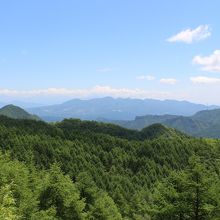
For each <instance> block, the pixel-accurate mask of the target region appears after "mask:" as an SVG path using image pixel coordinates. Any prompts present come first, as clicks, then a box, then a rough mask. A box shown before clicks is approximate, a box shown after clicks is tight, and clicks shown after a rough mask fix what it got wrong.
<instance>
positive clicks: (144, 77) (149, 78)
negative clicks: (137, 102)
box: [136, 75, 155, 81]
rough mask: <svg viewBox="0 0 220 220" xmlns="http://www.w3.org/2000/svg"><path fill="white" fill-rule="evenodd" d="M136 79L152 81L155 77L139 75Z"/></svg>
mask: <svg viewBox="0 0 220 220" xmlns="http://www.w3.org/2000/svg"><path fill="white" fill-rule="evenodd" d="M136 79H138V80H148V81H152V80H155V77H154V76H152V75H141V76H137V78H136Z"/></svg>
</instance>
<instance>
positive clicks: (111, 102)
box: [28, 97, 214, 121]
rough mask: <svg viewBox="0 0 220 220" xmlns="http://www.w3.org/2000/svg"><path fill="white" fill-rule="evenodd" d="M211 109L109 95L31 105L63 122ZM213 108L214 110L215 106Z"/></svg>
mask: <svg viewBox="0 0 220 220" xmlns="http://www.w3.org/2000/svg"><path fill="white" fill-rule="evenodd" d="M207 108H208V107H207V106H205V105H200V104H193V103H190V102H186V101H174V100H164V101H161V100H153V99H144V100H142V99H130V98H127V99H123V98H116V99H114V98H111V97H105V98H97V99H90V100H80V99H73V100H70V101H68V102H65V103H62V104H60V105H52V106H44V107H39V108H31V109H28V111H29V112H31V113H33V114H37V115H39V116H40V117H41V118H42V119H45V120H46V121H59V120H62V119H64V118H79V119H83V120H97V119H100V118H105V119H108V120H132V119H133V118H135V117H136V116H137V115H146V114H157V115H161V114H174V115H186V116H188V115H192V114H195V113H196V112H198V111H201V110H204V109H207ZM209 108H211V109H213V108H214V106H211V107H209Z"/></svg>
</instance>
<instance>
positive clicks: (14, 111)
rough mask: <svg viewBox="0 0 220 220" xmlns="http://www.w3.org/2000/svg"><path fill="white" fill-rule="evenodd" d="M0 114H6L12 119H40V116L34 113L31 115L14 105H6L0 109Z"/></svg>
mask: <svg viewBox="0 0 220 220" xmlns="http://www.w3.org/2000/svg"><path fill="white" fill-rule="evenodd" d="M0 115H4V116H7V117H9V118H14V119H33V120H40V118H39V117H38V116H36V115H31V114H29V113H28V112H26V111H25V110H24V109H22V108H20V107H18V106H14V105H6V106H4V107H3V108H1V109H0Z"/></svg>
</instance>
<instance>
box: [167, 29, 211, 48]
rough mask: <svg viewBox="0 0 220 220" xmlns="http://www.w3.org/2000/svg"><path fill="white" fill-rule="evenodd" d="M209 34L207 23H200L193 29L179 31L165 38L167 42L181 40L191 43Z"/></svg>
mask: <svg viewBox="0 0 220 220" xmlns="http://www.w3.org/2000/svg"><path fill="white" fill-rule="evenodd" d="M210 36H211V31H210V28H209V26H208V25H200V26H198V27H197V28H195V29H191V28H189V29H186V30H183V31H181V32H180V33H178V34H176V35H174V36H172V37H170V38H168V39H167V41H168V42H171V43H174V42H183V43H187V44H191V43H193V42H197V41H201V40H204V39H206V38H208V37H210Z"/></svg>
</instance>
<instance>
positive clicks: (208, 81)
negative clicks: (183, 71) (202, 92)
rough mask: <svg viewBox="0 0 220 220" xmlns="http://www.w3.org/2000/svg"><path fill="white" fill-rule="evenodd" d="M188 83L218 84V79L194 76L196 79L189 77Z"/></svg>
mask: <svg viewBox="0 0 220 220" xmlns="http://www.w3.org/2000/svg"><path fill="white" fill-rule="evenodd" d="M190 81H191V82H192V83H194V84H219V83H220V78H212V77H206V76H196V77H191V78H190Z"/></svg>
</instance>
